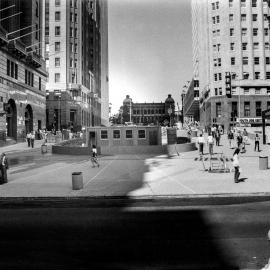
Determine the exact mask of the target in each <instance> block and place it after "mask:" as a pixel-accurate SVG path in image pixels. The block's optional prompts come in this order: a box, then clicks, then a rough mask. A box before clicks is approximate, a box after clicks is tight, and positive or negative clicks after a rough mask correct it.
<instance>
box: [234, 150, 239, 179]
mask: <svg viewBox="0 0 270 270" xmlns="http://www.w3.org/2000/svg"><path fill="white" fill-rule="evenodd" d="M239 153H240V149H239V148H236V149H235V151H234V153H233V167H234V182H235V183H239V176H240V164H239Z"/></svg>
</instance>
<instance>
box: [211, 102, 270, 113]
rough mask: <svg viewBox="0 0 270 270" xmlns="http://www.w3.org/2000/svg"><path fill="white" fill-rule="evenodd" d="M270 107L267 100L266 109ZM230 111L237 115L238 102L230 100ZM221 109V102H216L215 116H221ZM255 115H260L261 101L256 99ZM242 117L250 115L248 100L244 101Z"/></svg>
mask: <svg viewBox="0 0 270 270" xmlns="http://www.w3.org/2000/svg"><path fill="white" fill-rule="evenodd" d="M268 109H270V102H269V101H267V110H268ZM232 112H233V113H234V114H235V115H236V116H237V115H238V104H237V102H232ZM221 115H222V110H221V103H220V102H217V103H216V117H221ZM255 116H256V117H260V116H262V102H261V101H256V102H255ZM244 117H250V101H245V102H244Z"/></svg>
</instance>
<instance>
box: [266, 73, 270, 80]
mask: <svg viewBox="0 0 270 270" xmlns="http://www.w3.org/2000/svg"><path fill="white" fill-rule="evenodd" d="M266 79H267V80H269V79H270V72H269V71H267V72H266Z"/></svg>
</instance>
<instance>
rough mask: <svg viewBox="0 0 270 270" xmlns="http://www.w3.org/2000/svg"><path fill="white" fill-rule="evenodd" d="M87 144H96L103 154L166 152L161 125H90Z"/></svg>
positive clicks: (87, 131)
mask: <svg viewBox="0 0 270 270" xmlns="http://www.w3.org/2000/svg"><path fill="white" fill-rule="evenodd" d="M86 144H87V145H88V146H89V147H91V146H92V145H96V147H97V150H98V152H99V153H101V154H103V155H106V154H120V153H121V154H124V153H126V154H133V153H141V154H142V153H157V154H158V153H165V152H166V148H164V147H163V146H162V143H161V129H160V127H147V126H132V127H126V126H113V127H90V128H87V130H86Z"/></svg>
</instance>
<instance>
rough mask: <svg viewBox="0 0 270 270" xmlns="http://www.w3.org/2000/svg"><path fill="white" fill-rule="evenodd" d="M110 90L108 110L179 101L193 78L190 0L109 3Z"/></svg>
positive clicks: (110, 0) (116, 1) (137, 0)
mask: <svg viewBox="0 0 270 270" xmlns="http://www.w3.org/2000/svg"><path fill="white" fill-rule="evenodd" d="M108 2H109V87H110V90H109V91H110V102H111V103H112V112H113V113H116V112H118V109H119V108H120V106H121V105H122V102H123V100H124V98H125V97H126V95H130V96H131V98H132V100H133V102H161V101H162V102H164V101H165V99H166V97H167V95H168V94H172V97H173V98H174V100H175V101H176V102H179V105H180V103H181V96H180V94H181V89H182V87H183V85H184V84H185V82H186V81H189V80H191V78H192V34H191V30H192V28H191V10H190V9H191V3H190V0H109V1H108Z"/></svg>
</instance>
